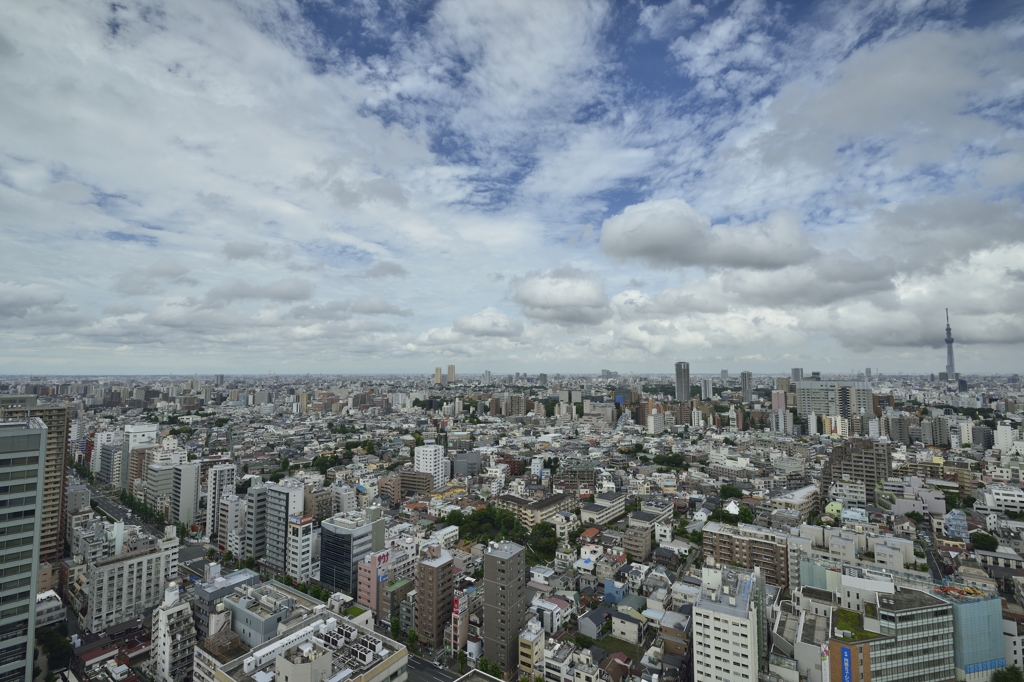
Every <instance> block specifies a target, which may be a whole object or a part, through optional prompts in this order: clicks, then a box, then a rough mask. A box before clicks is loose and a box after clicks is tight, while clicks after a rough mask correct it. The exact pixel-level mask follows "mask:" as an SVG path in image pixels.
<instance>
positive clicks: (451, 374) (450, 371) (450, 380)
mask: <svg viewBox="0 0 1024 682" xmlns="http://www.w3.org/2000/svg"><path fill="white" fill-rule="evenodd" d="M448 383H449V384H454V383H455V365H448Z"/></svg>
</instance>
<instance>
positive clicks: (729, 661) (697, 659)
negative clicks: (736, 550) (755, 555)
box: [693, 566, 839, 682]
mask: <svg viewBox="0 0 1024 682" xmlns="http://www.w3.org/2000/svg"><path fill="white" fill-rule="evenodd" d="M777 596H778V588H775V587H770V586H767V585H765V582H764V578H763V577H762V576H761V572H760V569H758V568H754V569H753V570H751V571H747V570H744V569H736V568H731V567H723V568H715V567H711V566H704V568H703V570H702V584H701V589H700V592H699V594H698V595H697V600H696V602H695V603H694V605H693V679H694V682H721V681H722V680H752V681H753V680H757V679H759V676H760V674H761V673H762V672H767V668H768V661H767V660H766V659H767V650H766V648H767V642H768V640H769V637H768V634H769V627H770V626H769V621H768V619H769V614H770V609H771V605H772V604H773V602H774V600H775V598H776V597H777ZM725 633H728V636H724V635H725ZM836 679H839V678H838V677H837V678H836Z"/></svg>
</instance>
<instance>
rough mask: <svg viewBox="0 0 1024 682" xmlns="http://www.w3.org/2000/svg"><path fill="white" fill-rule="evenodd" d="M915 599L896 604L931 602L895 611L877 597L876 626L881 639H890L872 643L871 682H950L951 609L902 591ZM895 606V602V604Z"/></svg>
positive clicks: (884, 598)
mask: <svg viewBox="0 0 1024 682" xmlns="http://www.w3.org/2000/svg"><path fill="white" fill-rule="evenodd" d="M906 593H911V594H912V595H915V596H914V597H912V598H910V599H901V598H900V596H899V595H900V594H901V593H899V592H898V593H897V597H896V599H897V600H899V601H913V602H931V603H930V604H927V605H923V606H917V605H916V604H915V605H914V606H911V607H908V608H898V607H895V608H894V606H895V604H894V603H893V602H894V600H893V599H892V598H891V597H888V596H882V595H879V597H880V598H879V604H880V608H879V614H878V615H879V625H880V629H881V631H882V634H883V635H889V636H891V637H892V639H887V640H882V641H879V642H872V644H871V679H872V680H873V682H932V681H933V680H953V679H956V675H955V673H954V669H953V614H952V606H951V605H950V604H947V603H945V602H943V601H941V600H939V599H934V598H933V597H931V596H930V595H927V594H925V593H923V592H916V591H911V590H903V594H904V595H906ZM897 603H898V602H897Z"/></svg>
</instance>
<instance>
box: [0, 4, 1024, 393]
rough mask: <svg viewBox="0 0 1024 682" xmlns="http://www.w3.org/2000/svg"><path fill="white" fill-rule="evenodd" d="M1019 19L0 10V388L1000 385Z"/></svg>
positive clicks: (1015, 331)
mask: <svg viewBox="0 0 1024 682" xmlns="http://www.w3.org/2000/svg"><path fill="white" fill-rule="evenodd" d="M1022 48H1024V6H1022V3H1020V2H1012V3H971V2H959V1H928V0H919V1H905V2H897V1H895V0H888V1H885V0H866V1H863V2H822V3H770V2H761V1H758V0H737V1H735V2H727V1H725V0H721V1H708V2H700V1H697V0H686V1H675V0H674V1H672V2H667V3H664V2H641V1H633V2H597V1H595V2H582V1H575V0H574V1H571V2H564V3H560V2H530V1H526V0H520V1H517V2H486V3H485V2H476V1H466V2H454V1H453V2H447V1H441V2H433V3H411V2H401V1H398V0H396V1H393V2H386V1H380V2H374V1H372V0H362V1H361V2H346V3H341V2H328V1H326V0H324V1H319V0H314V1H308V2H288V1H285V0H276V1H269V0H267V1H264V2H257V1H254V2H246V3H228V2H213V1H205V2H184V1H177V2H133V1H130V0H122V1H119V2H116V3H109V4H104V5H101V4H97V3H87V2H56V1H54V2H47V1H45V0H43V1H39V2H33V3H10V4H9V6H4V7H3V8H0V111H4V112H5V113H4V116H3V117H0V247H2V248H0V268H2V273H0V373H19V372H26V373H27V372H37V373H38V372H50V373H92V372H125V373H129V372H158V373H159V372H190V371H200V372H203V371H208V372H213V371H224V372H261V371H266V370H267V369H274V370H275V371H277V372H281V373H285V372H305V371H315V372H366V371H381V372H409V371H423V372H427V371H430V370H431V369H432V368H433V367H434V366H435V365H439V364H445V365H446V364H449V363H454V364H456V365H457V366H458V367H459V368H464V369H465V370H466V371H482V370H484V369H491V370H493V371H527V372H541V371H546V372H549V373H551V372H559V371H565V372H573V371H596V370H598V369H600V368H609V369H617V370H620V371H643V372H647V371H665V372H668V371H669V370H670V368H671V364H672V363H673V362H674V361H676V360H689V361H690V362H691V367H693V371H695V372H698V373H699V372H704V371H706V372H717V371H718V370H719V369H721V368H730V369H733V370H734V371H738V370H740V369H752V370H755V371H765V372H768V371H783V370H785V369H787V368H789V367H791V366H805V367H807V368H809V369H811V368H814V369H820V370H823V371H848V370H850V369H853V368H863V367H866V366H869V365H870V366H872V367H879V368H880V369H882V370H883V371H896V370H904V371H939V370H941V369H942V367H943V365H944V363H945V359H944V351H943V344H942V334H943V325H944V319H943V309H944V308H946V307H949V308H950V314H951V317H952V320H953V326H954V332H955V336H956V338H957V341H958V347H957V353H958V355H957V357H958V366H959V369H961V370H963V371H965V372H975V371H976V372H988V371H1021V370H1024V367H1021V366H1020V358H1021V357H1022V355H1021V350H1022V342H1024V310H1022V308H1024V304H1022V301H1024V213H1022V210H1021V203H1020V202H1021V189H1022V184H1024V136H1022V116H1024V114H1022V112H1024V106H1022V104H1024V103H1022V98H1024V49H1022Z"/></svg>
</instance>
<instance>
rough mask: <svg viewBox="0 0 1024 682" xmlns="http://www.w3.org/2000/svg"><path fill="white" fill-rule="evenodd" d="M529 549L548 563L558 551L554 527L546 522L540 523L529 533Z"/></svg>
mask: <svg viewBox="0 0 1024 682" xmlns="http://www.w3.org/2000/svg"><path fill="white" fill-rule="evenodd" d="M530 549H532V550H533V551H534V552H535V553H536V554H539V555H541V556H542V557H545V558H546V559H547V560H548V561H550V560H551V559H552V558H553V557H554V556H555V550H557V549H558V534H557V532H556V531H555V527H554V526H553V525H551V524H550V523H548V522H547V521H541V522H540V523H538V524H537V525H536V526H534V527H533V530H532V531H531V532H530Z"/></svg>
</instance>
